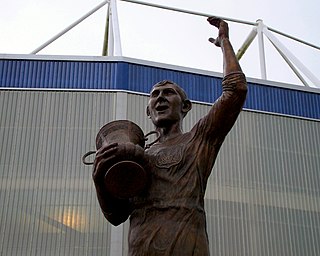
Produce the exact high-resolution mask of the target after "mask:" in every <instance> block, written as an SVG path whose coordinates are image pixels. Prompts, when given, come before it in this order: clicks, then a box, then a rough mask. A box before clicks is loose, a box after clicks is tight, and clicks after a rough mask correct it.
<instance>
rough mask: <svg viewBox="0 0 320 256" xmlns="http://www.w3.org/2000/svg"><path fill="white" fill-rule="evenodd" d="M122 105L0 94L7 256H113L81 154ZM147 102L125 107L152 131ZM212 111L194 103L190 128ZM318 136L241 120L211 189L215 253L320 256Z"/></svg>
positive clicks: (310, 127) (304, 129)
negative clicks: (116, 108)
mask: <svg viewBox="0 0 320 256" xmlns="http://www.w3.org/2000/svg"><path fill="white" fill-rule="evenodd" d="M116 98H117V97H116V93H110V92H109V93H103V92H95V93H93V92H67V91H65V92H63V91H59V92H58V91H56V92H54V91H42V92H41V91H10V90H6V91H0V109H1V112H0V141H1V144H0V150H1V154H0V170H1V172H0V190H1V193H0V206H1V207H0V255H21V256H22V255H32V256H34V255H68V256H70V255H103V256H105V255H109V252H110V239H111V238H110V236H111V234H110V232H111V231H110V230H111V229H110V226H109V224H108V223H107V222H106V221H105V220H104V218H103V216H102V214H101V212H100V210H99V207H98V203H97V200H96V197H95V191H94V187H93V183H92V181H91V167H88V166H84V165H83V164H82V163H81V156H82V155H83V154H84V153H85V152H86V151H88V150H91V149H94V141H95V135H96V133H97V131H98V129H99V128H100V127H101V126H102V125H103V124H104V123H106V122H109V121H111V120H113V119H114V118H115V112H116V110H115V106H116V105H117V104H116V101H115V99H116ZM147 100H148V99H147V97H146V96H140V95H135V94H128V104H127V110H126V112H127V115H128V119H130V120H132V121H134V122H136V123H137V124H139V125H140V126H141V127H142V128H143V130H144V131H145V132H147V131H149V130H151V129H152V125H151V122H150V120H149V119H148V118H146V115H145V106H146V104H147ZM209 107H210V106H208V105H201V104H194V106H193V110H192V112H191V113H189V114H188V115H187V117H186V120H185V125H184V127H185V130H189V129H190V128H191V127H192V125H193V124H194V123H195V122H196V121H197V120H198V119H199V118H200V117H202V116H203V115H204V114H205V113H206V112H207V111H208V109H209ZM319 134H320V122H319V121H310V120H304V119H296V118H289V117H283V116H276V115H269V114H262V113H256V112H249V111H244V112H242V113H241V115H240V118H239V120H238V121H237V123H236V125H235V127H234V128H233V130H232V131H231V133H230V134H229V135H228V137H227V139H226V141H225V143H224V144H223V147H222V148H221V151H220V154H219V157H218V160H217V163H216V165H215V167H214V171H213V174H212V175H211V177H210V179H209V183H208V188H207V193H206V211H207V227H208V235H209V239H210V249H211V252H212V255H243V256H248V255H252V256H256V255H297V256H298V255H314V256H316V255H319V254H320V244H319V243H318V241H319V240H320V173H319V170H320V148H319V145H320V136H319ZM127 230H128V223H126V224H125V225H124V231H125V232H124V235H123V239H124V241H123V246H124V254H123V255H125V252H126V246H127V239H126V231H127ZM121 250H122V248H119V251H121Z"/></svg>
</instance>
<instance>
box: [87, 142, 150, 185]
mask: <svg viewBox="0 0 320 256" xmlns="http://www.w3.org/2000/svg"><path fill="white" fill-rule="evenodd" d="M143 157H144V150H143V148H142V147H140V146H138V145H135V144H133V143H112V144H104V145H102V147H101V148H100V149H99V150H98V151H97V153H96V158H95V161H94V168H93V174H92V177H93V180H94V182H95V184H96V185H102V184H103V178H104V176H105V175H106V172H107V171H108V169H109V168H110V167H111V166H113V165H114V164H115V163H117V162H119V161H122V160H135V159H141V158H143Z"/></svg>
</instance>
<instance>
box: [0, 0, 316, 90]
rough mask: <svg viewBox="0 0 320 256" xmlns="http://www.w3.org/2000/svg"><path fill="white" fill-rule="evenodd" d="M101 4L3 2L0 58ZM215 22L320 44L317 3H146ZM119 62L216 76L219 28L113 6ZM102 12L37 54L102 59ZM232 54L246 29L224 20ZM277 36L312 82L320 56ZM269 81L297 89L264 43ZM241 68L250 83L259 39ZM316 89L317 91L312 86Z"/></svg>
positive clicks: (80, 0)
mask: <svg viewBox="0 0 320 256" xmlns="http://www.w3.org/2000/svg"><path fill="white" fill-rule="evenodd" d="M101 2H102V1H99V0H90V1H87V0H77V1H75V0H54V1H53V0H1V3H2V4H1V9H0V34H1V40H0V53H14V54H28V53H30V52H32V51H33V50H35V49H36V48H37V47H39V46H40V45H42V44H43V43H44V42H46V41H47V40H49V39H50V38H52V37H53V36H54V35H56V34H57V33H59V32H60V31H62V30H63V29H64V28H66V27H67V26H68V25H70V24H71V23H73V22H74V21H76V20H77V19H79V18H80V17H81V16H83V15H84V14H86V13H87V12H89V11H90V10H91V9H93V8H94V7H95V6H97V5H98V4H100V3H101ZM145 2H153V3H156V4H160V5H165V6H171V7H177V8H180V9H185V10H192V11H196V12H201V13H208V14H211V15H215V16H222V17H229V18H233V19H239V20H245V21H250V22H255V21H256V20H258V19H262V20H263V22H264V24H265V25H267V26H268V27H271V28H274V29H276V30H279V31H281V32H284V33H286V34H289V35H291V36H294V37H297V38H300V39H302V40H304V41H307V42H309V43H311V44H314V45H317V46H320V28H319V26H320V23H319V19H318V16H319V10H320V2H319V1H316V0H305V1H297V0H265V1H258V0H242V1H240V0H222V1H213V0H155V1H150V0H145ZM117 3H118V15H119V24H120V36H121V41H122V53H123V56H127V57H132V58H137V59H144V60H150V61H156V62H161V63H168V64H173V65H179V66H186V67H192V68H197V69H204V70H211V71H216V72H221V71H222V64H221V63H222V62H221V52H220V49H218V48H217V47H215V46H214V45H212V44H210V43H209V42H208V41H207V39H208V37H215V36H216V35H217V33H216V32H217V30H216V29H215V28H213V27H211V26H210V25H209V24H208V23H207V21H206V18H204V17H201V16H195V15H190V14H182V13H178V12H173V11H167V10H162V9H158V8H153V7H146V6H142V5H137V4H132V3H128V2H123V1H118V2H117ZM106 12H107V6H105V7H103V8H101V9H100V10H99V11H97V12H96V13H95V14H93V15H92V16H90V17H89V18H88V19H86V20H85V21H84V22H82V23H81V24H79V25H78V26H77V27H75V28H74V29H72V30H71V31H69V32H68V33H67V34H65V35H64V36H63V37H61V38H60V39H58V40H57V41H55V42H54V43H52V44H51V45H50V46H48V47H47V48H45V49H44V50H42V51H40V52H39V53H38V54H39V55H43V54H44V55H48V54H50V55H85V56H99V55H101V53H102V47H103V37H104V29H105V20H106ZM229 26H230V37H231V41H232V44H233V46H234V49H235V51H237V50H238V49H239V47H240V46H241V45H242V43H243V42H244V40H245V38H246V37H247V36H248V34H249V33H250V31H251V30H252V27H251V26H247V25H239V24H236V23H232V22H229ZM276 36H277V38H278V39H279V40H280V41H281V42H282V43H283V44H284V45H285V46H286V47H287V48H288V49H289V50H290V51H291V52H292V53H293V54H294V55H296V57H297V58H298V59H300V60H301V62H302V63H303V64H304V65H305V66H306V67H307V68H308V69H309V70H310V71H311V72H312V73H313V74H314V75H315V76H316V77H317V78H318V79H320V75H319V67H320V50H317V49H314V48H311V47H307V46H305V45H302V44H300V43H298V42H293V41H291V40H288V39H286V38H284V37H282V36H279V35H277V34H276ZM264 42H265V45H266V65H267V78H268V79H269V80H275V81H280V82H288V83H294V84H301V82H300V81H299V80H298V79H297V78H296V76H295V75H294V74H293V72H292V71H291V70H290V69H289V67H288V66H287V65H286V64H285V62H284V61H283V59H282V58H281V57H280V55H279V54H278V53H277V52H276V50H275V49H274V48H273V47H272V46H271V44H270V42H269V41H268V39H267V38H265V40H264ZM240 64H241V66H242V68H243V70H244V72H245V73H246V75H247V76H248V77H256V78H259V77H260V67H259V52H258V40H257V38H256V39H255V41H254V43H253V44H252V46H250V48H249V49H248V50H247V52H246V54H245V55H244V56H243V57H242V59H241V61H240ZM318 86H319V87H320V85H318Z"/></svg>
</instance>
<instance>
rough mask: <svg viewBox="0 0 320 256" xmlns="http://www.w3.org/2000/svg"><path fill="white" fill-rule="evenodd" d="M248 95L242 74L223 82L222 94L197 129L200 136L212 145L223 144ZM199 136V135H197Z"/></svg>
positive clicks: (228, 77)
mask: <svg viewBox="0 0 320 256" xmlns="http://www.w3.org/2000/svg"><path fill="white" fill-rule="evenodd" d="M246 95H247V82H246V78H245V75H244V74H243V73H242V72H234V73H230V74H228V75H227V76H225V77H224V78H223V80H222V94H221V96H220V97H219V98H218V99H217V100H216V101H215V102H214V103H213V105H212V107H211V109H210V111H209V113H208V114H207V115H206V116H204V117H203V118H202V119H201V120H200V121H199V122H198V124H197V125H196V126H195V127H197V128H196V130H197V133H198V136H201V137H202V139H205V140H207V141H208V142H211V143H215V144H216V143H219V144H220V143H222V141H223V140H224V138H225V136H226V135H227V134H228V132H229V131H230V130H231V128H232V126H233V125H234V123H235V121H236V120H237V117H238V115H239V113H240V111H241V109H242V106H243V104H244V102H245V99H246ZM196 136H197V135H196Z"/></svg>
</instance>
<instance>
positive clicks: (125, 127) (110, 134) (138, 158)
mask: <svg viewBox="0 0 320 256" xmlns="http://www.w3.org/2000/svg"><path fill="white" fill-rule="evenodd" d="M154 133H155V134H157V135H158V137H157V138H156V140H155V141H153V142H152V143H150V144H147V145H145V142H146V141H147V140H148V139H147V137H148V136H149V135H151V134H154ZM159 138H160V136H159V133H158V132H156V131H152V132H149V133H148V134H146V135H144V133H143V131H142V130H141V128H140V127H139V126H138V125H137V124H135V123H134V122H131V121H128V120H117V121H112V122H110V123H107V124H105V125H104V126H103V127H102V128H101V129H100V130H99V132H98V134H97V136H96V149H97V150H99V149H100V148H101V147H102V145H103V144H104V143H107V144H111V143H118V144H119V145H121V144H127V143H132V144H134V145H135V147H134V148H135V150H134V152H129V154H122V155H121V156H120V157H117V158H116V163H114V164H113V165H112V166H111V167H110V168H109V169H108V170H107V172H106V174H105V177H104V183H105V186H106V189H107V191H108V192H109V193H110V194H111V195H113V196H115V197H117V198H131V197H134V196H136V195H138V194H139V193H140V192H141V191H142V190H143V189H144V188H145V186H146V185H147V182H148V173H147V170H145V167H146V166H145V165H146V162H147V159H146V157H145V154H144V150H145V149H146V148H148V147H150V146H151V145H152V144H154V143H156V142H157V141H158V140H159ZM95 153H96V151H89V152H87V153H86V154H85V155H84V156H83V157H82V162H83V163H84V164H86V165H90V164H94V162H87V161H86V158H87V157H88V156H89V155H92V154H95Z"/></svg>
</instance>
